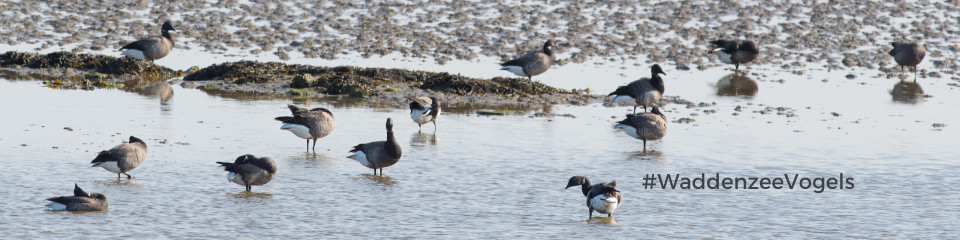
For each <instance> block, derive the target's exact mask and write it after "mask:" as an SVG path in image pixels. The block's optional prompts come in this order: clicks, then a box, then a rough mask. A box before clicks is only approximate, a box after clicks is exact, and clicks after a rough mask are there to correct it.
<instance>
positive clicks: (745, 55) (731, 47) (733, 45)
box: [710, 39, 760, 70]
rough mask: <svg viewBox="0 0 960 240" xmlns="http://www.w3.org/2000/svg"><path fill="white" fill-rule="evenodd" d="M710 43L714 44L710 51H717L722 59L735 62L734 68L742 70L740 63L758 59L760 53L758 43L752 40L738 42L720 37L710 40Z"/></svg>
mask: <svg viewBox="0 0 960 240" xmlns="http://www.w3.org/2000/svg"><path fill="white" fill-rule="evenodd" d="M710 44H712V45H713V49H711V50H710V52H714V53H716V54H717V56H718V57H720V61H723V62H724V63H728V64H733V65H734V70H740V64H745V63H748V62H751V61H753V60H754V59H757V55H760V50H759V49H757V44H756V43H754V42H753V41H750V40H743V41H742V42H738V41H734V40H724V39H720V40H714V41H710Z"/></svg>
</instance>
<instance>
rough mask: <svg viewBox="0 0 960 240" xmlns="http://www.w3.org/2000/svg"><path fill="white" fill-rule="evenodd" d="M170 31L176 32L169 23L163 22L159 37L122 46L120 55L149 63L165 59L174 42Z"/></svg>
mask: <svg viewBox="0 0 960 240" xmlns="http://www.w3.org/2000/svg"><path fill="white" fill-rule="evenodd" d="M170 31H177V30H176V29H173V25H172V24H170V21H165V22H163V26H162V27H160V36H153V37H148V38H144V39H140V40H138V41H136V42H132V43H129V44H127V45H124V46H123V47H121V48H120V50H121V51H123V52H121V53H120V55H124V56H130V57H133V58H136V59H144V60H149V61H150V62H153V60H157V59H161V58H163V57H166V56H167V54H170V50H173V45H174V41H175V39H174V36H173V35H172V34H170Z"/></svg>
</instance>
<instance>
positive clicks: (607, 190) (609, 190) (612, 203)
mask: <svg viewBox="0 0 960 240" xmlns="http://www.w3.org/2000/svg"><path fill="white" fill-rule="evenodd" d="M577 185H580V189H581V190H583V196H586V197H587V208H589V209H590V215H589V216H590V217H591V218H592V217H593V211H597V212H598V213H601V214H607V217H611V216H612V215H613V211H615V210H617V207H618V206H620V191H619V190H617V181H613V182H610V183H598V184H593V185H590V179H587V177H584V176H573V177H571V178H570V181H569V182H568V183H567V188H564V189H569V188H570V187H573V186H577Z"/></svg>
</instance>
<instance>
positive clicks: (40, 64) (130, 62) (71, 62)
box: [0, 51, 176, 77]
mask: <svg viewBox="0 0 960 240" xmlns="http://www.w3.org/2000/svg"><path fill="white" fill-rule="evenodd" d="M13 66H23V67H28V68H37V69H40V68H73V69H77V70H82V71H91V72H96V73H103V74H114V75H126V74H132V75H142V74H155V75H160V76H170V77H173V76H175V75H176V72H175V71H173V70H170V69H169V68H166V67H162V66H158V65H155V64H153V63H150V62H147V61H144V60H137V59H133V58H125V57H124V58H117V57H111V56H104V55H99V54H83V53H81V54H77V53H72V52H53V53H49V54H39V53H25V52H14V51H11V52H6V53H3V54H0V67H13Z"/></svg>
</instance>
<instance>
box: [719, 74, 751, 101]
mask: <svg viewBox="0 0 960 240" xmlns="http://www.w3.org/2000/svg"><path fill="white" fill-rule="evenodd" d="M758 90H759V88H758V87H757V82H756V81H753V79H750V78H749V77H747V76H746V75H743V74H736V73H733V74H730V75H727V76H723V78H720V81H717V96H753V95H757V91H758Z"/></svg>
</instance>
